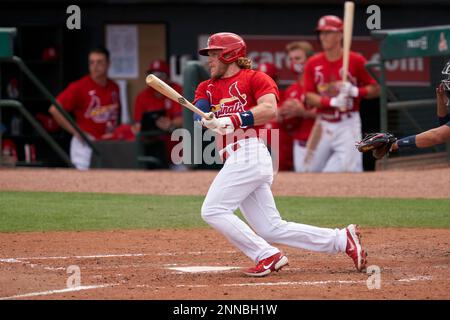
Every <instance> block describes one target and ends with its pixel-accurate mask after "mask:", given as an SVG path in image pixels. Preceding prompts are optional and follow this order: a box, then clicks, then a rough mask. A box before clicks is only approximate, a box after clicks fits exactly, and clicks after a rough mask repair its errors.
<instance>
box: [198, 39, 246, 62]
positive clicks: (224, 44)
mask: <svg viewBox="0 0 450 320" xmlns="http://www.w3.org/2000/svg"><path fill="white" fill-rule="evenodd" d="M209 50H222V52H221V53H220V56H219V60H220V61H222V62H223V63H225V64H230V63H233V62H235V61H237V60H238V59H239V58H241V57H245V55H246V54H247V45H246V44H245V42H244V39H242V38H241V37H240V36H238V35H237V34H234V33H231V32H219V33H215V34H213V35H211V36H210V37H209V38H208V43H207V45H206V47H205V48H202V49H200V50H199V51H198V53H199V54H200V55H201V56H207V55H208V51H209Z"/></svg>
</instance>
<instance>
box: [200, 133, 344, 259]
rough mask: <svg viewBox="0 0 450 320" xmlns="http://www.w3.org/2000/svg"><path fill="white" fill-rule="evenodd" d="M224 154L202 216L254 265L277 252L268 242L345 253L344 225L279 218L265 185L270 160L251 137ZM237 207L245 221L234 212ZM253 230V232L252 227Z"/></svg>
mask: <svg viewBox="0 0 450 320" xmlns="http://www.w3.org/2000/svg"><path fill="white" fill-rule="evenodd" d="M237 143H238V144H239V146H240V148H239V149H237V150H236V151H232V150H231V145H229V146H227V148H226V149H227V152H228V154H229V157H228V159H227V160H226V162H225V164H224V166H223V168H222V169H221V170H220V172H219V173H218V175H217V176H216V178H215V179H214V181H213V183H212V184H211V186H210V188H209V190H208V194H207V195H206V198H205V200H204V202H203V206H202V209H201V214H202V218H203V219H204V220H205V221H206V222H207V223H208V224H209V225H211V226H212V227H213V228H215V229H216V230H218V231H219V232H220V233H222V234H223V235H224V236H225V237H226V238H227V239H228V240H229V241H230V242H231V243H232V244H233V245H235V246H236V247H237V248H238V249H239V250H241V251H242V252H243V253H244V254H245V255H247V256H248V257H249V258H250V259H252V260H253V261H255V262H256V263H257V262H259V261H260V260H262V259H265V258H268V257H270V256H271V255H273V254H276V253H278V252H279V249H277V248H275V247H273V246H272V245H270V244H269V243H279V244H285V245H289V246H292V247H296V248H300V249H307V250H313V251H318V252H327V253H337V252H342V251H345V249H346V245H347V233H346V230H345V229H340V230H339V229H328V228H319V227H314V226H309V225H304V224H299V223H294V222H287V221H284V220H282V219H281V217H280V213H279V212H278V210H277V208H276V205H275V201H274V198H273V195H272V191H271V189H270V187H271V184H272V181H273V169H272V159H271V157H270V154H269V152H268V150H267V148H266V146H265V145H264V143H262V142H260V141H259V140H258V139H257V138H250V139H245V140H241V141H238V142H237ZM237 208H240V210H241V212H242V214H243V215H244V217H245V219H246V220H247V222H248V224H249V225H250V226H249V225H248V224H246V223H245V222H244V221H242V220H241V219H239V218H238V217H237V216H236V215H235V214H234V211H235V210H236V209H237ZM252 229H253V230H252Z"/></svg>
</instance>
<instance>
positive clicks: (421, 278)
mask: <svg viewBox="0 0 450 320" xmlns="http://www.w3.org/2000/svg"><path fill="white" fill-rule="evenodd" d="M432 279H433V277H431V276H417V277H411V278H404V279H399V280H393V281H383V282H387V283H395V282H397V281H398V282H414V281H431V280H432ZM366 281H367V280H359V281H355V280H324V281H282V282H248V283H224V284H220V285H219V286H220V287H271V286H323V285H327V284H366ZM176 287H177V288H206V287H210V285H189V284H179V285H177V286H176Z"/></svg>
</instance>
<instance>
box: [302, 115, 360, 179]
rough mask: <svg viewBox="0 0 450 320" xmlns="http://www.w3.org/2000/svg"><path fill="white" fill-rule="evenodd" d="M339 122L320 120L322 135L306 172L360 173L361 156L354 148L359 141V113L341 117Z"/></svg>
mask: <svg viewBox="0 0 450 320" xmlns="http://www.w3.org/2000/svg"><path fill="white" fill-rule="evenodd" d="M342 117H343V119H342V120H341V121H339V122H330V121H326V120H323V119H322V120H320V121H321V126H322V133H321V138H320V141H319V143H318V144H317V146H316V149H315V150H314V151H313V154H312V158H311V160H310V161H309V163H308V164H306V171H307V172H362V171H363V166H362V154H361V153H360V152H359V151H358V150H357V149H356V148H355V142H357V141H360V140H361V118H360V115H359V112H351V113H349V114H348V115H343V116H342Z"/></svg>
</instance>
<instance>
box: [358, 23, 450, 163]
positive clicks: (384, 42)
mask: <svg viewBox="0 0 450 320" xmlns="http://www.w3.org/2000/svg"><path fill="white" fill-rule="evenodd" d="M371 35H372V37H373V38H374V39H376V40H378V41H379V53H380V59H379V61H377V62H369V63H367V65H366V68H367V69H368V70H369V72H370V73H371V74H372V76H373V77H374V78H375V79H376V80H377V82H378V83H379V84H380V87H381V92H380V130H381V131H382V132H387V131H389V128H388V111H392V110H398V111H400V112H401V113H402V115H404V116H405V118H406V119H407V120H408V121H409V122H410V124H411V126H413V127H414V128H415V129H416V130H417V133H420V132H422V131H424V130H423V128H422V127H421V126H420V125H419V124H418V123H417V121H416V120H415V119H414V117H413V116H412V115H411V114H410V112H409V110H411V109H414V108H418V107H434V108H436V99H421V100H407V101H399V99H398V98H397V97H396V95H395V94H394V93H393V92H392V91H391V90H390V88H389V87H388V86H387V79H386V62H388V61H390V60H394V59H402V58H412V57H436V56H447V57H450V25H448V26H432V27H425V28H409V29H389V30H374V31H372V32H371ZM375 69H377V70H378V73H377V72H375ZM446 153H447V162H449V163H450V145H449V143H447V144H446ZM387 161H388V160H387V158H384V159H383V160H382V161H381V168H382V169H385V168H386V167H387Z"/></svg>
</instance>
